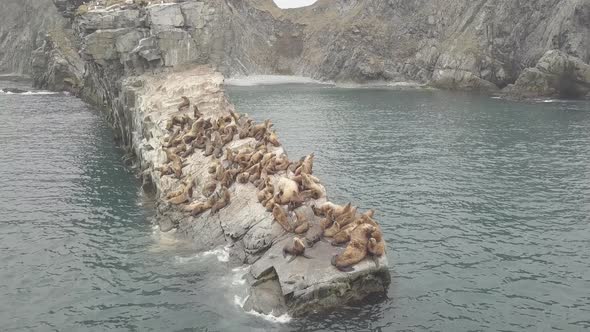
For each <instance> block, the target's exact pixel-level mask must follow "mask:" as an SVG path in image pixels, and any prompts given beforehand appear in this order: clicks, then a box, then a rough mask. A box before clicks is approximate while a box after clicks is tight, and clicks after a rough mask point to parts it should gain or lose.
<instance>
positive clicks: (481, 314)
mask: <svg viewBox="0 0 590 332" xmlns="http://www.w3.org/2000/svg"><path fill="white" fill-rule="evenodd" d="M14 85H17V86H19V87H25V86H24V85H22V83H18V84H16V83H9V84H8V83H7V84H3V82H0V87H2V86H14ZM230 96H231V97H232V100H233V101H234V102H236V103H237V106H238V109H239V110H240V111H241V112H248V113H250V114H251V115H252V116H254V117H255V118H257V119H263V118H266V117H271V118H272V119H273V122H274V123H275V126H276V128H277V129H278V132H279V134H280V137H281V139H282V141H283V143H284V144H285V145H286V147H287V149H288V151H289V153H290V156H291V158H293V159H294V158H297V157H299V156H301V155H303V154H306V153H309V152H311V151H315V152H316V165H315V166H316V167H315V171H316V173H317V174H318V175H319V176H320V177H321V178H322V180H323V181H324V182H325V183H326V184H327V186H328V190H329V194H330V196H331V198H332V200H334V201H337V202H346V201H349V200H352V201H354V202H357V203H358V204H359V205H360V206H361V207H362V208H368V207H373V208H376V209H377V210H378V211H379V212H378V214H377V216H378V219H379V220H380V222H381V223H382V225H383V228H384V230H385V233H386V237H387V240H388V245H389V248H388V253H389V258H390V262H391V265H392V266H391V271H392V275H393V283H392V286H391V288H390V291H389V299H388V300H385V301H384V302H379V303H378V304H372V305H366V306H362V307H353V308H344V309H342V310H340V311H339V312H337V313H333V314H329V315H321V316H315V317H309V318H307V319H303V320H292V321H290V322H289V323H286V324H278V323H276V322H269V321H268V320H266V319H264V318H261V317H256V316H253V315H249V314H246V313H244V312H243V311H242V310H241V308H240V307H239V305H238V303H239V302H240V301H241V300H243V297H244V291H245V290H244V289H243V285H242V284H241V282H240V276H241V275H242V274H243V273H244V271H243V270H242V269H240V268H239V267H238V268H235V267H232V266H229V265H228V264H227V263H226V262H225V261H226V259H227V257H226V256H225V252H224V250H223V248H219V249H217V250H213V251H211V252H208V253H196V252H194V251H192V250H191V248H190V246H185V245H183V244H180V243H174V242H173V241H172V240H170V239H169V238H166V237H159V236H157V235H156V233H154V232H153V229H152V224H151V217H152V215H151V213H152V208H151V206H150V205H149V200H146V198H145V197H143V196H142V195H141V193H140V191H139V183H138V182H137V181H136V180H135V177H134V175H133V171H131V170H129V169H128V168H126V167H124V166H123V163H122V161H121V157H122V153H121V151H120V150H118V149H117V148H115V146H114V144H113V140H112V132H111V129H110V128H109V126H108V124H107V122H106V120H105V119H104V117H103V115H102V114H100V113H99V112H97V111H95V110H91V109H89V108H88V107H87V106H85V105H84V104H83V103H81V102H80V101H78V100H77V99H75V98H72V97H67V96H63V95H3V94H0V151H1V152H2V156H1V159H0V160H1V161H0V322H1V323H0V330H2V331H12V330H35V331H38V330H41V331H44V330H60V331H68V330H142V331H143V330H154V331H168V330H170V331H172V330H175V331H178V330H183V329H184V330H196V331H202V330H208V331H264V330H285V331H290V330H325V331H346V330H347V331H363V330H370V329H374V330H381V331H392V330H403V329H406V330H457V331H463V330H478V329H479V330H514V331H521V330H550V329H552V328H560V329H562V330H567V331H572V330H573V331H575V330H585V329H588V328H589V327H590V319H589V318H588V317H590V291H589V289H590V225H589V224H590V222H589V221H590V219H589V215H590V214H589V212H590V166H589V161H590V105H589V104H588V103H584V102H571V103H551V104H543V103H537V104H518V103H509V102H505V101H500V100H492V99H489V98H487V97H477V96H468V95H462V94H450V93H440V92H393V91H387V90H343V89H327V88H323V87H319V88H318V87H305V86H303V87H302V86H299V87H292V86H274V87H249V88H244V87H241V88H238V87H233V88H231V89H230Z"/></svg>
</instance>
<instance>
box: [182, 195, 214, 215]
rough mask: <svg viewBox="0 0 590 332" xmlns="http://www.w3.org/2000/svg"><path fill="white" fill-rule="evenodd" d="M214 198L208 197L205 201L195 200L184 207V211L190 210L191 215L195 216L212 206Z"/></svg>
mask: <svg viewBox="0 0 590 332" xmlns="http://www.w3.org/2000/svg"><path fill="white" fill-rule="evenodd" d="M213 201H214V198H209V199H208V200H206V201H205V202H196V203H193V204H189V205H187V206H185V207H184V209H183V210H184V211H187V212H190V213H191V216H193V217H196V216H198V215H199V214H201V213H203V212H205V211H207V210H209V209H210V208H211V207H212V206H213Z"/></svg>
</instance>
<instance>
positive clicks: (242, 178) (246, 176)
mask: <svg viewBox="0 0 590 332" xmlns="http://www.w3.org/2000/svg"><path fill="white" fill-rule="evenodd" d="M249 178H250V174H248V172H242V173H240V174H238V177H237V179H236V180H237V181H238V183H241V184H246V183H248V179H249ZM258 201H260V200H258Z"/></svg>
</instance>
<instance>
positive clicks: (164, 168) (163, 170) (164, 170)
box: [156, 165, 174, 177]
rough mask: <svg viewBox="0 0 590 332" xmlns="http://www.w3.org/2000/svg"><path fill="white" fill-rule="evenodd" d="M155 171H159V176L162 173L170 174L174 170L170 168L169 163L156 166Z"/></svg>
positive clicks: (161, 175)
mask: <svg viewBox="0 0 590 332" xmlns="http://www.w3.org/2000/svg"><path fill="white" fill-rule="evenodd" d="M156 171H158V172H160V177H163V176H164V175H170V174H173V173H174V171H173V170H172V168H171V167H170V165H163V166H160V167H156Z"/></svg>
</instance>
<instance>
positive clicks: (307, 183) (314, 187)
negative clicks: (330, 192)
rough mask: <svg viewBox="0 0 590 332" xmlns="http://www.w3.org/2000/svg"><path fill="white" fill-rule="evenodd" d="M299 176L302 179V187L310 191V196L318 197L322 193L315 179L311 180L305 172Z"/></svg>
mask: <svg viewBox="0 0 590 332" xmlns="http://www.w3.org/2000/svg"><path fill="white" fill-rule="evenodd" d="M301 177H302V179H303V187H304V188H305V189H307V190H310V191H311V197H312V198H314V199H318V198H320V197H322V196H323V195H324V191H323V190H322V187H321V186H320V185H319V184H317V183H315V181H313V180H312V179H311V178H310V177H309V175H307V174H306V173H302V174H301Z"/></svg>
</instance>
